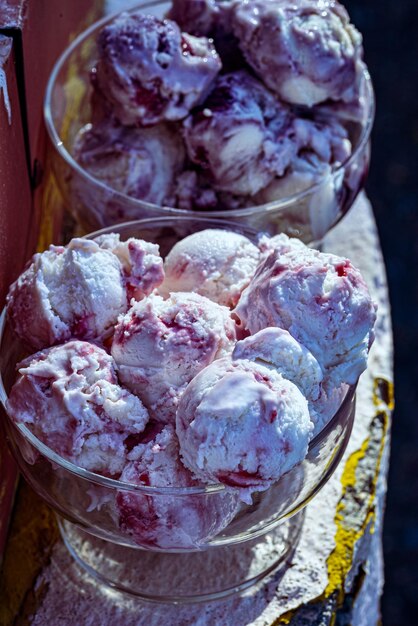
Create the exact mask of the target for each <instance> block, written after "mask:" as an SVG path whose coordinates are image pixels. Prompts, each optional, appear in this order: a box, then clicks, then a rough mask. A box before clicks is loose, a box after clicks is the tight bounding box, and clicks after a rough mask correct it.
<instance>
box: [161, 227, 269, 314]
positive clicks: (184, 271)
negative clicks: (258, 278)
mask: <svg viewBox="0 0 418 626" xmlns="http://www.w3.org/2000/svg"><path fill="white" fill-rule="evenodd" d="M259 258H260V251H259V250H258V248H257V246H255V245H254V244H253V243H252V242H251V241H250V240H249V239H248V238H247V237H245V236H244V235H241V234H239V233H235V232H232V231H228V230H222V229H220V228H219V229H215V228H214V229H206V230H202V231H200V232H197V233H194V234H193V235H189V236H188V237H185V238H184V239H182V240H181V241H179V242H178V243H176V244H175V246H174V247H173V248H172V249H171V251H170V252H169V254H168V255H167V256H166V258H165V260H164V272H165V279H164V282H163V284H162V285H161V287H160V292H161V293H163V294H168V293H170V292H173V291H193V292H195V293H199V294H201V295H202V296H206V297H207V298H210V299H211V300H213V301H215V302H218V303H219V304H223V305H225V306H228V307H230V308H232V307H234V306H235V305H236V303H237V302H238V299H239V296H240V294H241V292H242V290H243V289H244V287H246V286H247V284H248V283H249V281H250V278H251V277H252V275H253V274H254V272H255V269H256V267H257V265H258V261H259Z"/></svg>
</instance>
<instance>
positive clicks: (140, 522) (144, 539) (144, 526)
mask: <svg viewBox="0 0 418 626" xmlns="http://www.w3.org/2000/svg"><path fill="white" fill-rule="evenodd" d="M130 458H131V459H132V460H131V461H130V462H129V463H128V464H127V465H126V467H125V469H124V471H123V473H122V476H121V480H122V481H123V482H129V483H133V484H135V485H142V486H146V487H157V488H158V487H163V488H165V487H174V488H179V489H181V488H185V487H204V485H202V483H201V482H199V481H197V480H196V479H195V478H193V475H192V474H191V472H190V471H189V470H188V469H187V468H186V467H185V466H184V465H183V464H182V462H181V460H180V456H179V444H178V440H177V436H176V433H175V430H174V426H164V427H163V429H162V430H161V432H159V433H158V434H157V435H156V437H155V438H153V439H151V441H149V442H147V443H141V444H139V445H138V446H136V447H135V449H134V450H133V451H132V453H131V455H130ZM237 505H238V498H237V495H236V493H234V492H233V491H232V490H223V491H221V492H220V493H213V494H208V495H207V496H198V497H196V496H193V495H190V496H185V495H184V494H183V495H180V496H176V495H175V494H168V493H166V494H164V493H155V494H151V493H142V494H141V493H133V492H128V491H120V492H119V494H118V496H117V506H118V510H119V523H120V527H121V529H122V530H123V531H124V532H125V533H126V534H128V535H130V536H131V537H132V539H133V540H134V541H135V542H136V543H138V544H139V545H143V546H146V547H158V548H161V549H167V548H196V547H199V545H202V544H204V543H205V542H206V541H207V540H208V539H210V538H211V537H213V536H215V535H216V534H217V533H218V532H219V531H220V530H222V529H223V528H225V526H227V525H228V523H229V522H230V521H231V519H232V518H233V516H234V515H235V513H236V511H237Z"/></svg>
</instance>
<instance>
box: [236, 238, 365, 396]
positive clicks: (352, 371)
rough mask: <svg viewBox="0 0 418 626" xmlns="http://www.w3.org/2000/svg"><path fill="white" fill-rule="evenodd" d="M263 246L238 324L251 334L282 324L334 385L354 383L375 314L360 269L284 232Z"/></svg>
mask: <svg viewBox="0 0 418 626" xmlns="http://www.w3.org/2000/svg"><path fill="white" fill-rule="evenodd" d="M262 248H263V249H264V251H265V254H266V256H265V258H264V260H263V261H262V262H261V263H260V265H259V266H258V268H257V270H256V273H255V275H254V277H253V278H252V280H251V281H250V284H249V285H248V287H247V288H246V289H245V290H244V291H243V293H242V295H241V298H240V300H239V302H238V305H237V307H236V308H235V314H236V315H237V317H238V318H239V319H240V320H241V323H242V326H243V327H244V328H246V329H247V330H249V331H250V333H252V334H254V333H256V332H257V331H259V330H262V329H263V328H267V327H268V326H278V327H279V328H284V329H286V330H288V331H289V333H290V334H291V335H292V336H293V337H294V338H295V339H296V340H297V341H299V342H300V343H301V344H302V345H304V346H305V347H306V348H307V349H308V350H310V352H312V354H313V355H314V357H315V358H316V359H317V361H318V363H319V364H320V366H321V368H322V371H323V372H324V375H325V377H327V378H328V379H329V380H331V381H332V384H333V385H335V386H336V387H338V386H339V385H340V384H341V383H348V384H354V383H356V382H357V379H358V377H359V376H360V374H361V373H362V372H363V371H364V370H365V369H366V366H367V354H368V351H369V349H370V346H371V344H372V342H373V339H374V332H373V326H374V323H375V320H376V305H375V304H374V302H373V301H372V299H371V296H370V293H369V290H368V288H367V285H366V283H365V282H364V279H363V278H362V276H361V274H360V272H359V270H358V269H356V268H355V267H354V266H353V265H352V264H351V261H349V260H348V259H345V258H342V257H338V256H336V255H333V254H325V253H321V252H319V251H318V250H314V249H311V248H308V247H307V246H305V245H304V244H303V243H302V242H301V241H299V240H296V239H289V237H287V236H286V235H277V236H275V237H273V238H272V239H271V240H270V241H267V242H265V243H262ZM268 250H270V253H268Z"/></svg>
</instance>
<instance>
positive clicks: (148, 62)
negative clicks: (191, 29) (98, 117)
mask: <svg viewBox="0 0 418 626" xmlns="http://www.w3.org/2000/svg"><path fill="white" fill-rule="evenodd" d="M98 52H99V62H98V64H97V68H96V72H95V74H94V81H93V84H94V86H95V87H96V89H98V90H99V91H100V94H101V95H102V97H104V98H105V99H106V100H107V101H108V102H109V103H110V105H111V108H112V111H113V114H114V115H115V117H116V118H117V119H118V120H119V121H120V122H121V123H122V124H125V125H139V126H150V125H153V124H157V123H159V122H162V121H164V120H169V121H175V120H180V119H183V118H184V117H186V115H187V114H188V113H189V111H190V110H191V109H192V107H194V106H196V105H198V104H199V103H200V102H202V101H203V100H204V98H205V97H206V95H207V93H208V92H209V90H210V88H211V85H212V83H213V81H214V79H215V78H216V75H217V74H218V72H219V70H220V69H221V61H220V59H219V56H218V54H217V52H216V50H215V48H214V46H213V45H212V43H211V42H210V41H209V40H208V39H206V38H205V37H194V36H192V35H189V34H187V33H182V32H181V31H180V28H179V27H178V25H177V24H176V23H175V22H173V21H171V20H159V19H157V18H156V17H154V16H152V15H145V14H143V13H142V12H140V11H138V12H131V13H121V14H120V15H119V16H118V17H116V18H115V19H114V20H113V21H112V22H111V23H110V24H108V25H107V26H105V27H104V28H103V30H102V31H101V32H100V35H99V37H98Z"/></svg>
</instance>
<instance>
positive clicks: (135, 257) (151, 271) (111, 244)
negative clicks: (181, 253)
mask: <svg viewBox="0 0 418 626" xmlns="http://www.w3.org/2000/svg"><path fill="white" fill-rule="evenodd" d="M94 241H95V242H96V243H97V244H98V245H99V246H100V248H102V249H103V250H110V251H111V252H112V253H113V254H114V255H115V256H116V257H117V258H118V259H119V262H120V264H121V267H122V273H123V277H124V281H125V288H126V292H127V297H128V301H130V300H131V298H134V299H135V300H142V298H144V297H145V296H148V295H149V294H150V293H151V292H152V291H153V290H154V289H156V288H157V287H158V286H159V285H160V284H161V283H162V282H163V280H164V267H163V259H162V258H161V256H160V249H159V246H158V244H155V243H151V242H150V241H144V240H143V239H136V238H135V237H129V239H127V240H126V241H121V239H120V235H119V233H109V234H106V235H100V236H99V237H96V238H95V239H94Z"/></svg>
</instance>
